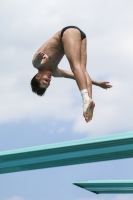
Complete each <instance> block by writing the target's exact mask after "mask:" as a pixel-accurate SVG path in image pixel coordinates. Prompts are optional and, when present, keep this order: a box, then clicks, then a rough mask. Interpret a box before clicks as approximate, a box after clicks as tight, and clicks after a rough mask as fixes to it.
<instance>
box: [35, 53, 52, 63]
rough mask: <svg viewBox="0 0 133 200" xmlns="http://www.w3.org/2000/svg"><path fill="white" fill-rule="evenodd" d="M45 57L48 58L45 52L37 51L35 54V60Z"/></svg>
mask: <svg viewBox="0 0 133 200" xmlns="http://www.w3.org/2000/svg"><path fill="white" fill-rule="evenodd" d="M45 58H49V57H48V56H47V54H46V53H43V52H39V53H38V54H37V55H36V60H37V61H40V60H42V59H45Z"/></svg>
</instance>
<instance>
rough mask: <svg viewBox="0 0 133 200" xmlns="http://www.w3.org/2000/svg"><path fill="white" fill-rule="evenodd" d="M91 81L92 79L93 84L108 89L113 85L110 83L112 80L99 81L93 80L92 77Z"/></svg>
mask: <svg viewBox="0 0 133 200" xmlns="http://www.w3.org/2000/svg"><path fill="white" fill-rule="evenodd" d="M91 81H92V84H93V85H96V86H99V87H101V88H103V89H106V90H107V89H109V88H111V87H113V86H112V85H110V82H107V81H101V82H97V81H95V80H92V79H91Z"/></svg>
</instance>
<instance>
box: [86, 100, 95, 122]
mask: <svg viewBox="0 0 133 200" xmlns="http://www.w3.org/2000/svg"><path fill="white" fill-rule="evenodd" d="M86 103H87V104H88V105H87V109H86V111H84V112H83V116H84V118H85V121H86V122H89V121H91V120H92V117H93V110H94V107H95V103H94V101H93V100H92V99H90V100H89V102H86Z"/></svg>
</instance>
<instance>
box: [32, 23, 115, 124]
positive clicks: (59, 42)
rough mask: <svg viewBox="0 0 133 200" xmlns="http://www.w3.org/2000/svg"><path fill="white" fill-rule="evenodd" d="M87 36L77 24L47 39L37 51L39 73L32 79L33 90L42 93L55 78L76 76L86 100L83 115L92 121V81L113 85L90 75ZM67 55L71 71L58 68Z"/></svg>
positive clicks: (35, 58) (101, 85)
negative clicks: (87, 68) (87, 67)
mask: <svg viewBox="0 0 133 200" xmlns="http://www.w3.org/2000/svg"><path fill="white" fill-rule="evenodd" d="M86 46H87V38H86V35H85V33H84V32H83V31H82V30H80V29H79V28H78V27H76V26H67V27H65V28H63V29H62V30H60V31H58V32H57V33H56V34H55V35H53V36H52V37H51V38H50V39H49V40H48V41H46V42H45V43H44V44H43V45H42V46H41V47H40V48H39V49H38V51H37V52H36V53H35V55H34V57H33V60H32V63H33V66H34V67H35V68H36V69H38V73H37V74H36V75H35V76H34V77H33V78H32V80H31V87H32V91H33V92H34V93H36V94H37V95H40V96H42V95H43V94H44V93H45V91H46V90H47V88H48V87H49V85H50V82H51V78H52V76H53V77H64V78H69V79H74V80H75V81H76V83H77V86H78V88H79V90H80V93H81V96H82V100H83V116H84V118H85V121H86V122H89V121H90V120H92V117H93V110H94V107H95V103H94V101H93V100H92V84H94V85H97V86H100V87H102V88H104V89H108V88H111V87H112V86H111V85H110V84H109V82H97V81H94V80H92V79H91V78H90V76H89V74H88V72H87V70H86V63H87V51H86ZM64 55H66V57H67V59H68V62H69V64H70V68H71V71H67V70H62V69H59V68H58V64H59V62H60V61H61V59H62V58H63V56H64Z"/></svg>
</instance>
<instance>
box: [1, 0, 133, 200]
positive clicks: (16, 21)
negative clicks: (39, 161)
mask: <svg viewBox="0 0 133 200" xmlns="http://www.w3.org/2000/svg"><path fill="white" fill-rule="evenodd" d="M69 25H75V26H78V27H79V28H81V29H82V30H83V31H84V32H85V33H86V35H87V40H88V46H87V52H88V63H87V70H88V73H89V74H90V76H91V78H92V79H95V80H97V81H109V82H110V83H111V84H112V85H113V88H111V89H109V90H104V89H101V88H98V87H96V86H93V99H94V101H95V103H96V107H95V111H94V117H93V120H92V121H91V122H90V123H85V121H84V118H83V116H82V99H81V95H80V93H79V90H78V87H77V85H76V83H75V81H74V80H67V79H63V78H60V79H57V78H53V80H52V83H51V86H50V87H49V89H48V90H47V92H46V94H45V96H44V97H38V96H37V95H35V94H33V93H32V92H31V88H30V80H31V78H32V77H33V76H34V75H35V74H36V73H37V70H36V69H35V68H33V66H32V62H31V61H32V57H33V55H34V53H35V52H36V51H37V49H38V48H39V47H40V46H41V45H42V44H43V43H44V42H45V41H46V40H47V39H49V38H50V37H51V36H52V35H54V34H55V33H56V32H57V31H59V30H61V29H62V28H63V27H65V26H69ZM0 26H1V31H0V36H1V37H0V38H1V40H0V43H1V45H0V54H1V56H0V151H5V150H10V149H16V148H24V147H30V146H34V145H36V146H37V145H44V144H48V143H55V142H62V141H70V140H77V139H82V138H89V137H99V136H103V135H109V134H118V133H123V132H130V131H132V130H133V117H132V116H133V114H132V113H133V103H132V102H133V94H132V92H133V78H132V77H133V75H132V74H133V56H132V54H133V1H132V0H93V1H91V0H87V1H86V0H85V1H79V0H68V1H61V0H51V1H50V0H49V1H45V0H39V1H38V0H32V1H31V0H28V1H27V0H19V1H18V0H10V1H9V0H4V1H0ZM59 68H62V69H67V70H70V67H69V64H68V61H67V59H66V58H65V57H64V58H63V60H62V61H61V62H60V64H59ZM51 105H52V106H51ZM132 165H133V160H132V159H126V160H120V161H108V162H101V163H95V164H93V163H92V164H84V165H78V166H68V167H62V168H61V167H59V168H56V169H43V170H35V171H31V172H20V173H13V174H6V175H1V176H0V187H1V192H0V200H43V199H47V200H51V199H58V200H62V199H63V200H65V199H66V200H68V199H69V200H96V199H100V200H106V199H109V200H125V199H128V200H131V199H133V195H98V196H97V195H95V194H91V193H90V192H88V191H85V190H83V189H80V188H77V187H76V186H73V185H72V182H74V181H82V180H95V179H97V180H98V179H99V180H104V179H133V171H132V170H131V169H132V168H131V166H132Z"/></svg>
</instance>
